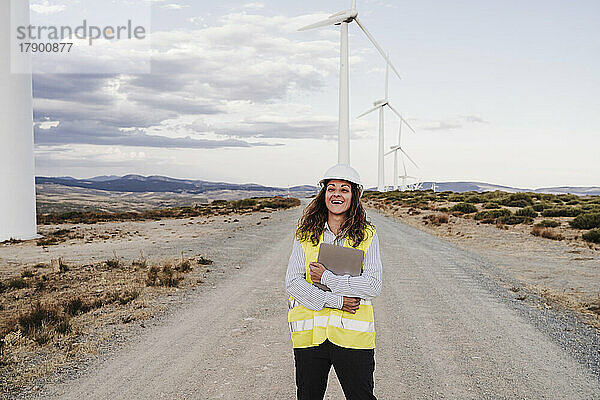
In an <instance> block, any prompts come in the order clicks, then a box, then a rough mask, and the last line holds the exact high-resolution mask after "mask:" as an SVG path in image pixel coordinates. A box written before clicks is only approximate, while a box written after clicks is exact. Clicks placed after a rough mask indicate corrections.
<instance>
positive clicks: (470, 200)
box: [465, 194, 485, 204]
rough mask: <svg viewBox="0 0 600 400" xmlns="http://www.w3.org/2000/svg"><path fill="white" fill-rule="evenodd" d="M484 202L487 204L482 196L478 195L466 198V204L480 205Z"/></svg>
mask: <svg viewBox="0 0 600 400" xmlns="http://www.w3.org/2000/svg"><path fill="white" fill-rule="evenodd" d="M483 202H485V199H483V198H482V197H481V196H479V195H476V194H475V195H471V196H468V197H466V198H465V203H473V204H479V203H483Z"/></svg>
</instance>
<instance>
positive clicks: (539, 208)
mask: <svg viewBox="0 0 600 400" xmlns="http://www.w3.org/2000/svg"><path fill="white" fill-rule="evenodd" d="M552 207H553V205H552V204H550V203H546V202H539V203H535V204H533V205H532V206H531V208H533V209H534V210H535V211H537V212H541V211H544V210H545V209H547V208H552Z"/></svg>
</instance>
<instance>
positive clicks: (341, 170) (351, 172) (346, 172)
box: [319, 164, 363, 196]
mask: <svg viewBox="0 0 600 400" xmlns="http://www.w3.org/2000/svg"><path fill="white" fill-rule="evenodd" d="M327 179H342V180H344V181H348V182H352V183H355V184H356V185H358V188H359V189H360V195H361V196H362V193H363V187H362V184H361V183H360V175H358V171H356V170H355V169H354V168H352V167H351V166H350V165H348V164H336V165H334V166H333V167H331V168H329V169H328V170H327V171H325V173H324V174H323V178H321V180H320V181H319V186H323V184H324V182H325V180H327Z"/></svg>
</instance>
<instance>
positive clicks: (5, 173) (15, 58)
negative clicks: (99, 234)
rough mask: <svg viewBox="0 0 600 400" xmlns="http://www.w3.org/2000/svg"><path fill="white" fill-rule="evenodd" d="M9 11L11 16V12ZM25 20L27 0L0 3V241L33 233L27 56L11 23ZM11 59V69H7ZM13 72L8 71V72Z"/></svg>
mask: <svg viewBox="0 0 600 400" xmlns="http://www.w3.org/2000/svg"><path fill="white" fill-rule="evenodd" d="M11 16H12V18H11ZM28 25H29V1H26V0H20V1H5V2H3V4H2V7H0V32H1V33H0V87H1V88H2V90H0V121H2V125H1V126H0V143H1V144H2V145H1V146H0V187H2V192H1V193H0V241H4V240H8V239H11V238H13V239H20V240H27V239H33V238H36V237H39V235H37V226H36V211H35V175H34V174H35V173H34V152H33V129H32V126H33V106H32V104H33V96H32V87H31V59H30V55H29V54H22V53H18V52H17V51H16V50H15V48H13V52H12V53H11V45H12V46H16V43H14V42H13V40H16V38H15V36H14V35H13V34H12V31H11V26H13V27H14V26H28ZM11 63H12V67H13V69H14V71H11ZM13 72H14V73H13Z"/></svg>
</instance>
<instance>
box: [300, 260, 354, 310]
mask: <svg viewBox="0 0 600 400" xmlns="http://www.w3.org/2000/svg"><path fill="white" fill-rule="evenodd" d="M309 267H310V279H311V281H313V282H315V283H321V277H322V276H323V272H325V267H324V266H323V264H321V263H318V262H311V263H310V264H309ZM359 305H360V297H347V296H344V305H343V306H342V311H346V312H349V313H351V314H356V310H358V306H359Z"/></svg>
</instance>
